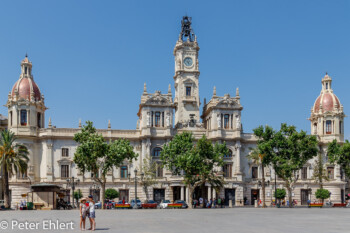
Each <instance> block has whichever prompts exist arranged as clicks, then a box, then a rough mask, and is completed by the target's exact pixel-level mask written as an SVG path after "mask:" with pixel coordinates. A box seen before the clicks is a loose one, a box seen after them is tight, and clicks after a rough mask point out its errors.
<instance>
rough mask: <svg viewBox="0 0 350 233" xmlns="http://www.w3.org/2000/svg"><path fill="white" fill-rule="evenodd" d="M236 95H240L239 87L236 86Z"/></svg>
mask: <svg viewBox="0 0 350 233" xmlns="http://www.w3.org/2000/svg"><path fill="white" fill-rule="evenodd" d="M236 96H239V88H238V87H237V88H236Z"/></svg>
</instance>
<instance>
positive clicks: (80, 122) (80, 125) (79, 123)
mask: <svg viewBox="0 0 350 233" xmlns="http://www.w3.org/2000/svg"><path fill="white" fill-rule="evenodd" d="M79 129H81V119H79Z"/></svg>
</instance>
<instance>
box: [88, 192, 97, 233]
mask: <svg viewBox="0 0 350 233" xmlns="http://www.w3.org/2000/svg"><path fill="white" fill-rule="evenodd" d="M89 218H90V221H91V230H93V231H94V230H95V229H96V222H95V218H96V213H95V202H94V199H93V198H92V195H90V196H89Z"/></svg>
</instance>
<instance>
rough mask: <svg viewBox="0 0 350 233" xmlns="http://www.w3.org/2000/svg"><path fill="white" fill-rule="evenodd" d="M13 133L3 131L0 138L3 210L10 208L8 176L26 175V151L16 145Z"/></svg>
mask: <svg viewBox="0 0 350 233" xmlns="http://www.w3.org/2000/svg"><path fill="white" fill-rule="evenodd" d="M16 139H17V138H16V136H15V134H14V133H12V132H10V131H8V130H4V131H1V137H0V166H1V168H2V171H3V176H4V177H3V182H4V183H3V187H4V201H5V203H4V204H5V208H10V207H11V203H10V189H9V174H11V175H14V174H15V173H22V174H25V173H27V169H28V161H29V157H28V154H29V152H28V149H27V147H25V146H24V145H21V144H16V143H15V141H16Z"/></svg>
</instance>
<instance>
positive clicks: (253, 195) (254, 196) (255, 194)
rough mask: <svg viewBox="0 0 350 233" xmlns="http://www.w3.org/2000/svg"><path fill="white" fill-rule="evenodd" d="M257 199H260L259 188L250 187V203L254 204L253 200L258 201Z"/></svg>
mask: <svg viewBox="0 0 350 233" xmlns="http://www.w3.org/2000/svg"><path fill="white" fill-rule="evenodd" d="M259 200H260V195H259V189H252V191H251V199H250V204H251V205H254V203H255V201H257V202H259Z"/></svg>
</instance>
